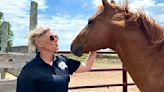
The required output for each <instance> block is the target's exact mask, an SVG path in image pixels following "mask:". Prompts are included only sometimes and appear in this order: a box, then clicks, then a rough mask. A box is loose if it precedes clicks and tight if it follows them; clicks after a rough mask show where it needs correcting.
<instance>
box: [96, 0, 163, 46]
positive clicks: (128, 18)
mask: <svg viewBox="0 0 164 92" xmlns="http://www.w3.org/2000/svg"><path fill="white" fill-rule="evenodd" d="M112 6H114V7H113V8H115V9H117V10H118V11H121V12H118V13H117V14H115V15H114V16H113V18H112V20H114V21H119V20H124V21H125V27H128V26H132V25H135V26H136V25H138V26H139V27H140V29H141V30H142V31H143V33H144V34H145V36H146V37H147V38H148V40H149V41H150V44H151V45H152V46H156V45H159V44H164V27H162V26H160V25H159V24H157V23H156V22H155V20H153V18H151V17H149V16H147V15H146V13H145V12H144V11H141V10H139V11H137V12H136V13H134V12H131V11H130V10H129V8H128V0H125V1H124V3H123V5H121V4H118V5H116V4H114V5H112ZM116 6H117V7H116ZM102 9H103V7H100V6H99V7H98V10H99V11H98V12H97V14H99V12H101V11H102Z"/></svg>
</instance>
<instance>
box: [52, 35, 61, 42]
mask: <svg viewBox="0 0 164 92" xmlns="http://www.w3.org/2000/svg"><path fill="white" fill-rule="evenodd" d="M55 38H56V39H59V37H58V36H57V35H50V40H51V41H54V40H55Z"/></svg>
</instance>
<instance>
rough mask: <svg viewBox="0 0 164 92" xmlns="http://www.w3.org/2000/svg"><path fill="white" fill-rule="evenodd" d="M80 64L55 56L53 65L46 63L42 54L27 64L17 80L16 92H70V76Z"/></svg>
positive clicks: (61, 56)
mask: <svg viewBox="0 0 164 92" xmlns="http://www.w3.org/2000/svg"><path fill="white" fill-rule="evenodd" d="M79 65H80V62H79V61H76V60H73V59H69V58H67V57H65V56H63V55H59V56H54V60H53V65H52V66H50V65H48V64H47V63H45V62H44V61H43V60H42V59H41V58H40V54H39V53H37V55H36V57H35V58H34V59H33V60H32V61H31V62H29V63H28V64H26V65H25V66H24V67H23V68H22V71H21V73H20V74H19V76H18V78H17V89H16V92H68V83H69V81H70V76H69V75H70V74H73V72H75V71H76V70H77V68H78V67H79Z"/></svg>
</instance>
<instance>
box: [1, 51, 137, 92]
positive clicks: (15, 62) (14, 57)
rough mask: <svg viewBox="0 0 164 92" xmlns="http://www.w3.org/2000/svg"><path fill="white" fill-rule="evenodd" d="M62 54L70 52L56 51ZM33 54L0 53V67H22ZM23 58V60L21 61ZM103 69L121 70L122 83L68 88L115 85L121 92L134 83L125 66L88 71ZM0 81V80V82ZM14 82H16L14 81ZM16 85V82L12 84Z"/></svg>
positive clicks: (125, 91)
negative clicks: (129, 77) (128, 78)
mask: <svg viewBox="0 0 164 92" xmlns="http://www.w3.org/2000/svg"><path fill="white" fill-rule="evenodd" d="M58 53H59V54H60V53H63V54H70V53H71V52H69V51H60V52H58ZM99 53H100V54H116V53H115V52H98V54H99ZM34 56H35V54H29V53H23V54H22V53H0V68H5V69H11V68H18V67H22V66H23V65H24V64H26V63H27V61H29V60H30V59H31V58H33V57H34ZM22 60H23V61H22ZM104 71H109V72H112V71H122V80H123V81H122V83H120V84H114V83H113V84H101V85H98V84H97V85H84V86H71V87H69V90H74V89H85V88H102V87H107V88H109V87H116V86H122V87H123V92H128V86H131V85H135V84H134V83H128V82H127V71H126V69H125V67H124V66H123V67H122V68H104V69H92V70H91V71H90V72H104ZM1 82H2V81H0V83H1ZM14 83H16V82H14ZM14 85H16V84H14Z"/></svg>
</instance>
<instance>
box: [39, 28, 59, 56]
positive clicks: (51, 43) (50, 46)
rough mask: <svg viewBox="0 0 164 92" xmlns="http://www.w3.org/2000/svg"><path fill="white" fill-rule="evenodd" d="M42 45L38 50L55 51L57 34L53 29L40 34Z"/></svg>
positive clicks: (56, 48)
mask: <svg viewBox="0 0 164 92" xmlns="http://www.w3.org/2000/svg"><path fill="white" fill-rule="evenodd" d="M42 39H43V40H42V41H43V42H41V43H42V46H41V49H40V50H45V51H49V52H52V53H54V52H57V50H58V36H57V35H56V34H55V33H54V32H53V31H48V32H46V33H45V34H44V35H43V36H42Z"/></svg>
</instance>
